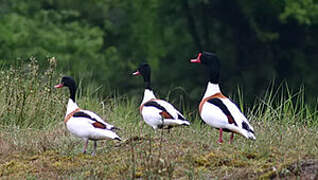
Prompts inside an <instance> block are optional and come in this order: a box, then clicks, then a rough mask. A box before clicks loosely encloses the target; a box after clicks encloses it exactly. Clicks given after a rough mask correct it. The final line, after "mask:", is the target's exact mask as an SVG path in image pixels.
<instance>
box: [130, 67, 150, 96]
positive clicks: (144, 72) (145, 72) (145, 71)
mask: <svg viewBox="0 0 318 180" xmlns="http://www.w3.org/2000/svg"><path fill="white" fill-rule="evenodd" d="M150 74H151V69H150V66H149V64H147V63H142V64H140V65H139V67H138V69H137V71H136V72H134V73H133V75H134V76H137V75H141V76H142V77H143V78H144V82H145V85H146V89H149V90H151V88H150Z"/></svg>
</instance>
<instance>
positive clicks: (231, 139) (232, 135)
mask: <svg viewBox="0 0 318 180" xmlns="http://www.w3.org/2000/svg"><path fill="white" fill-rule="evenodd" d="M233 138H234V133H233V132H232V134H231V138H230V141H229V144H232V142H233Z"/></svg>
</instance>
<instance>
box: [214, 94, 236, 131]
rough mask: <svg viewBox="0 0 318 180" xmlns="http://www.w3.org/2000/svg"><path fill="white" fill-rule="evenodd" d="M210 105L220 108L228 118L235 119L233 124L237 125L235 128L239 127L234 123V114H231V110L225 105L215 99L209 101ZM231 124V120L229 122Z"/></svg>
mask: <svg viewBox="0 0 318 180" xmlns="http://www.w3.org/2000/svg"><path fill="white" fill-rule="evenodd" d="M208 102H209V103H211V104H213V105H215V106H217V107H218V108H220V109H221V110H222V112H223V113H224V114H225V115H226V116H227V117H231V118H232V119H233V122H234V124H235V126H237V124H236V122H235V121H234V118H233V116H232V114H231V113H230V111H229V109H228V108H227V107H226V106H225V104H224V103H223V102H222V101H221V100H220V99H218V98H213V99H209V100H208ZM229 122H230V120H229Z"/></svg>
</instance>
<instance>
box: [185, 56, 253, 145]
mask: <svg viewBox="0 0 318 180" xmlns="http://www.w3.org/2000/svg"><path fill="white" fill-rule="evenodd" d="M190 61H191V63H200V64H203V65H205V66H206V67H207V68H208V72H209V82H208V86H207V88H206V91H205V93H204V96H203V98H202V100H201V102H200V105H199V113H200V116H201V118H202V119H203V121H204V122H206V123H207V124H208V125H210V126H212V127H214V128H217V129H219V132H220V134H219V139H218V142H219V143H222V142H223V137H222V134H223V131H228V132H232V134H231V137H230V141H229V143H232V141H233V137H234V133H238V134H241V135H242V136H244V137H246V138H248V139H252V140H255V139H256V138H255V135H254V129H253V127H252V126H251V125H250V124H249V122H248V120H247V118H246V117H245V116H244V114H243V113H242V112H241V111H240V109H239V108H238V107H237V105H236V104H234V103H233V102H232V101H231V100H230V99H229V98H227V97H225V96H224V95H223V94H222V92H221V90H220V86H219V81H220V80H219V79H220V66H221V65H220V61H219V58H218V57H217V56H216V54H214V53H210V52H202V53H199V54H198V56H197V57H196V58H195V59H191V60H190Z"/></svg>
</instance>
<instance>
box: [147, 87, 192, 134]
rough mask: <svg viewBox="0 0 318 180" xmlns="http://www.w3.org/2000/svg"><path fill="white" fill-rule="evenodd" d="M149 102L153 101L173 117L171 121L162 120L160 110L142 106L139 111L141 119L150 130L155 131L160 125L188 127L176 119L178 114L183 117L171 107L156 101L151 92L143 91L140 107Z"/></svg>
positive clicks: (162, 101)
mask: <svg viewBox="0 0 318 180" xmlns="http://www.w3.org/2000/svg"><path fill="white" fill-rule="evenodd" d="M150 100H153V101H155V102H157V103H158V104H159V105H160V106H162V107H164V108H165V109H166V111H167V112H168V113H169V114H170V115H171V116H172V117H173V119H163V118H162V116H161V115H160V113H161V112H162V110H160V109H158V108H156V107H153V106H143V108H142V110H141V114H142V117H143V119H144V121H145V122H146V123H147V124H148V125H149V126H151V127H152V128H154V129H157V128H158V126H160V125H190V123H189V122H188V121H186V120H181V119H178V114H179V115H180V116H181V117H182V118H184V117H183V115H182V114H181V113H180V112H179V111H178V110H177V109H176V108H175V107H174V106H173V105H171V104H170V103H168V102H166V101H164V100H160V99H156V97H155V95H154V94H153V91H151V90H148V89H145V92H144V98H143V101H142V104H141V105H143V104H145V103H146V102H148V101H150Z"/></svg>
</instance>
